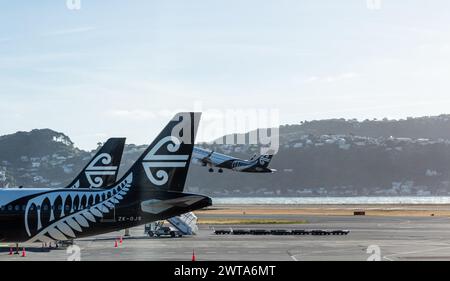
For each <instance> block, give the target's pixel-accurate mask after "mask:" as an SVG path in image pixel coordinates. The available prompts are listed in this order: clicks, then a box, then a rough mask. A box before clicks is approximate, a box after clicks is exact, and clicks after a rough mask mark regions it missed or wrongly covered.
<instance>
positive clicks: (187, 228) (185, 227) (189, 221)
mask: <svg viewBox="0 0 450 281" xmlns="http://www.w3.org/2000/svg"><path fill="white" fill-rule="evenodd" d="M167 221H168V222H169V223H170V224H171V225H172V226H173V227H175V228H176V229H177V230H178V231H179V232H181V233H182V234H183V235H195V234H197V232H198V226H197V216H196V215H195V214H194V213H192V212H189V213H186V214H182V215H181V216H176V217H173V218H170V219H167Z"/></svg>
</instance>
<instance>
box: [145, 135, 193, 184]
mask: <svg viewBox="0 0 450 281" xmlns="http://www.w3.org/2000/svg"><path fill="white" fill-rule="evenodd" d="M166 144H167V145H166ZM181 144H182V142H181V141H180V139H179V138H177V137H174V136H168V137H165V138H163V139H161V140H160V141H159V142H158V143H157V144H156V145H155V146H154V147H153V148H152V149H151V150H150V152H149V153H148V154H147V155H146V156H145V158H144V159H143V161H142V166H143V167H144V171H145V173H146V175H147V177H148V179H149V180H150V181H151V182H152V183H153V184H154V185H157V186H162V185H164V184H166V183H167V181H168V180H169V175H168V173H167V171H165V170H164V168H184V167H186V164H187V161H188V159H189V155H179V154H176V152H178V150H179V149H180V147H181ZM164 145H166V149H167V152H168V153H166V154H157V152H158V151H159V150H160V149H161V148H162V147H163V146H164ZM169 153H173V154H169ZM154 170H156V173H155V174H153V171H154Z"/></svg>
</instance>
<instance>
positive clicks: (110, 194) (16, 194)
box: [0, 113, 212, 243]
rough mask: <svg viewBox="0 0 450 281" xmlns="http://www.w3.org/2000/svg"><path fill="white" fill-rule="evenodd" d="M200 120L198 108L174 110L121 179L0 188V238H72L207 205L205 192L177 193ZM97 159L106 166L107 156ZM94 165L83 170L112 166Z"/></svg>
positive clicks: (157, 218) (182, 186) (128, 226)
mask: <svg viewBox="0 0 450 281" xmlns="http://www.w3.org/2000/svg"><path fill="white" fill-rule="evenodd" d="M199 119H200V113H179V114H177V115H176V116H175V117H174V118H173V119H172V120H171V121H170V122H169V124H168V125H167V126H166V127H165V128H164V130H163V131H162V132H161V133H160V135H159V136H158V137H157V138H156V139H155V141H153V143H152V144H151V145H150V146H149V147H148V148H147V150H146V151H145V152H144V153H143V155H142V156H141V157H140V158H139V159H138V160H137V161H136V162H135V164H134V165H133V166H132V167H131V168H130V170H129V171H128V172H127V173H125V175H124V176H123V178H122V179H120V180H119V181H118V182H117V183H115V184H113V185H111V186H109V187H107V188H101V186H99V187H91V188H89V189H87V188H84V189H83V188H78V187H77V186H74V188H70V189H69V188H60V189H49V188H46V189H42V188H40V189H11V188H9V189H2V190H0V241H2V242H8V243H23V242H26V243H32V242H38V241H41V242H50V241H65V240H72V239H75V238H83V237H88V236H93V235H98V234H103V233H108V232H112V231H117V230H121V229H125V228H131V227H134V226H138V225H142V224H145V223H149V222H152V221H156V220H164V219H167V218H171V217H174V216H178V215H181V214H184V213H187V212H191V211H194V210H197V209H201V208H204V207H207V206H210V205H211V204H212V202H211V199H210V198H209V197H206V196H202V195H197V194H187V193H182V191H183V189H184V185H185V182H186V176H187V172H188V169H189V165H190V161H191V156H192V150H193V144H194V141H195V136H196V132H197V128H198V123H199ZM99 153H100V152H99ZM100 154H101V153H100ZM103 159H106V160H105V161H103ZM99 161H100V162H101V163H103V164H104V166H100V167H108V166H107V164H106V163H108V162H109V158H99ZM97 164H98V163H95V162H94V164H93V165H92V166H90V167H89V169H86V171H88V172H99V171H102V172H105V171H112V170H113V169H112V168H111V169H109V168H108V169H103V168H102V169H98V165H97ZM88 166H89V165H88ZM91 168H94V169H91ZM89 175H90V176H92V177H94V178H91V181H92V182H90V181H89V179H86V181H87V183H88V184H89V185H91V186H95V185H96V184H99V183H100V181H98V180H96V179H95V175H97V174H96V173H90V174H89ZM101 175H103V174H101ZM92 183H94V185H92ZM81 184H82V183H81V181H80V185H81ZM84 184H86V183H84ZM86 185H87V184H86Z"/></svg>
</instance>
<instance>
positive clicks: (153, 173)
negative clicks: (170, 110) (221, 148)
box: [125, 112, 201, 192]
mask: <svg viewBox="0 0 450 281" xmlns="http://www.w3.org/2000/svg"><path fill="white" fill-rule="evenodd" d="M200 116H201V113H194V112H184V113H178V114H177V115H175V117H173V118H172V119H171V121H170V122H169V123H168V124H167V126H166V127H165V128H164V129H163V130H162V132H161V133H160V134H159V135H158V137H157V138H156V139H155V140H154V141H153V143H152V144H151V145H150V146H149V147H148V148H147V150H145V152H144V153H143V154H142V156H141V157H140V158H139V159H138V160H137V161H136V162H135V163H134V165H133V166H132V167H131V168H130V171H129V172H128V173H127V175H126V176H125V177H128V176H130V175H132V178H133V185H134V186H135V187H137V188H138V189H141V190H149V189H150V190H161V191H173V192H183V190H184V185H185V183H186V177H187V173H188V170H189V166H190V162H191V157H192V150H193V148H194V143H195V137H196V134H197V129H198V125H199V122H200Z"/></svg>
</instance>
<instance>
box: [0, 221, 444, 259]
mask: <svg viewBox="0 0 450 281" xmlns="http://www.w3.org/2000/svg"><path fill="white" fill-rule="evenodd" d="M302 219H305V220H306V221H307V222H308V223H306V224H298V225H279V224H277V225H273V224H271V225H260V224H259V225H239V226H232V225H231V226H229V225H220V226H214V227H215V229H228V228H229V227H232V228H234V229H239V228H243V229H249V228H251V229H269V230H270V229H310V230H312V229H324V230H332V229H333V230H334V229H347V230H350V234H349V235H347V236H310V235H308V236H272V235H269V236H236V235H224V236H222V235H215V234H213V229H212V227H213V226H210V225H200V231H199V234H198V235H196V236H192V237H183V238H147V237H146V236H144V234H143V227H137V228H133V229H131V234H132V237H131V238H126V239H124V240H123V243H122V245H120V243H119V246H118V247H117V248H115V247H114V244H115V240H116V238H117V237H119V236H120V235H121V234H123V232H117V233H111V234H106V235H100V236H96V237H93V238H90V239H80V240H76V242H75V244H76V246H78V247H79V249H80V258H81V260H84V261H91V260H93V261H95V260H113V261H115V260H124V261H130V260H143V261H153V260H158V261H159V260H163V261H174V260H177V261H190V260H191V258H192V252H193V250H194V251H195V254H196V258H197V260H198V261H238V260H244V261H255V260H256V261H258V260H268V261H302V260H337V261H340V260H356V261H365V260H367V259H368V258H369V257H370V256H372V257H376V254H378V249H379V254H380V255H379V257H380V259H381V260H385V261H391V260H392V261H395V260H450V218H448V217H398V216H395V217H386V216H383V217H377V216H374V217H369V216H309V217H302ZM368 250H369V253H368ZM66 251H67V250H66V249H65V248H59V249H54V250H43V249H41V248H40V245H34V246H28V247H27V257H25V258H22V257H20V256H18V255H13V256H9V255H8V252H9V248H8V247H4V248H2V252H1V253H0V260H1V261H12V260H20V261H32V260H52V261H53V260H59V261H65V260H67V259H68V258H70V257H71V256H72V257H74V255H76V249H75V252H73V253H71V254H68V253H67V252H66ZM374 254H375V256H373V255H374Z"/></svg>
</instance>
